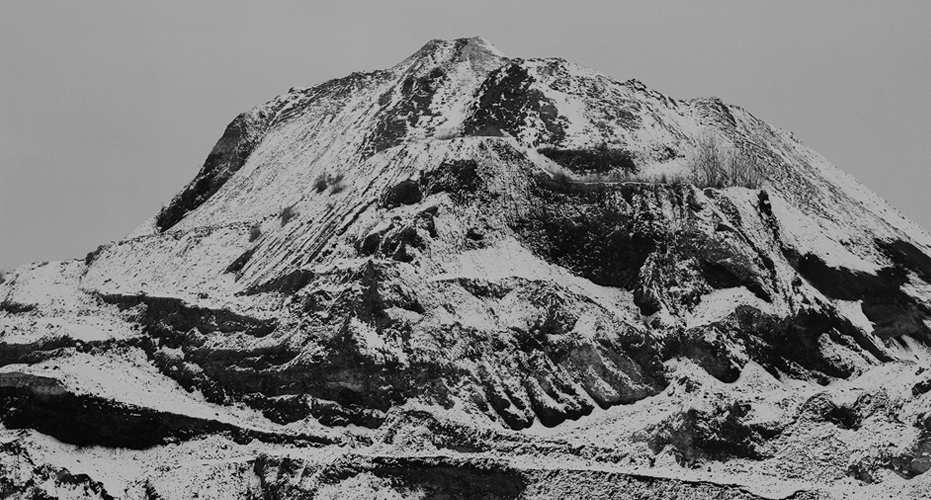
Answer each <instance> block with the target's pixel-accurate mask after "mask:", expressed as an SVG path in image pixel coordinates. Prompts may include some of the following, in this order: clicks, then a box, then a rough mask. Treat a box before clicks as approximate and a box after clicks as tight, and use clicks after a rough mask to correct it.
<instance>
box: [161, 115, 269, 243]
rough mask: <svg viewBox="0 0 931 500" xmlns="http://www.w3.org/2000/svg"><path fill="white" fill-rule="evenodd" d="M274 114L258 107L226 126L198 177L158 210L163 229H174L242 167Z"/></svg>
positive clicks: (263, 134) (263, 135) (262, 136)
mask: <svg viewBox="0 0 931 500" xmlns="http://www.w3.org/2000/svg"><path fill="white" fill-rule="evenodd" d="M272 115H273V114H270V113H268V112H267V111H266V110H264V109H256V110H253V111H250V112H247V113H242V114H241V115H239V116H237V117H236V119H234V120H233V121H232V122H231V123H230V124H229V125H228V126H227V127H226V131H224V132H223V136H222V137H220V140H219V141H217V144H216V145H215V146H214V147H213V150H212V151H211V152H210V155H208V156H207V160H206V161H204V166H203V167H201V169H200V172H198V174H197V177H195V178H194V180H193V181H192V182H191V183H190V184H188V186H187V187H185V188H184V190H183V191H181V192H180V193H179V194H178V195H177V196H175V198H174V199H173V200H171V203H169V204H168V206H166V207H165V208H163V209H162V211H160V212H159V213H158V216H157V217H156V219H155V224H156V225H157V226H158V228H159V230H161V231H167V230H168V229H171V227H172V226H174V225H175V224H177V223H178V222H180V221H181V219H183V218H184V216H185V215H187V214H188V213H189V212H191V211H192V210H194V209H196V208H197V207H199V206H200V205H202V204H203V203H204V202H205V201H207V199H209V198H210V197H211V196H213V194H214V193H216V192H217V191H218V190H219V189H220V188H221V187H223V185H224V184H225V183H226V181H227V180H229V178H230V177H232V176H233V174H235V173H236V172H237V171H238V170H239V169H240V168H242V166H243V165H244V164H245V163H246V160H247V159H248V158H249V155H250V154H252V150H253V149H255V147H256V146H258V144H259V142H261V141H262V139H263V138H264V137H265V134H266V133H267V131H268V127H269V125H270V122H271V116H272Z"/></svg>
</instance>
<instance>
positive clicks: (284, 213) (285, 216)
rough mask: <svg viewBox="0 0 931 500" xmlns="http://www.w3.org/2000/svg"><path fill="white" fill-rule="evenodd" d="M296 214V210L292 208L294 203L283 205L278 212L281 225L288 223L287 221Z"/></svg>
mask: <svg viewBox="0 0 931 500" xmlns="http://www.w3.org/2000/svg"><path fill="white" fill-rule="evenodd" d="M296 215H297V211H295V210H294V205H288V206H286V207H283V208H282V209H281V211H280V212H278V217H280V218H281V227H284V226H285V225H287V224H288V221H290V220H291V219H293V218H294V216H296Z"/></svg>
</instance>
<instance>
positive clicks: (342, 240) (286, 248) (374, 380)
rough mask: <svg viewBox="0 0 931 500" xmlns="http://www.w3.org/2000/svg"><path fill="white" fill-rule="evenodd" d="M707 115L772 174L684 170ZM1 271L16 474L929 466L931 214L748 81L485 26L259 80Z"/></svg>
mask: <svg viewBox="0 0 931 500" xmlns="http://www.w3.org/2000/svg"><path fill="white" fill-rule="evenodd" d="M707 134H713V135H714V137H717V138H718V139H717V140H718V141H720V142H721V144H722V145H724V146H726V147H727V148H728V149H730V150H733V151H738V152H740V154H741V155H742V158H748V157H752V158H754V159H755V160H756V161H757V162H758V163H759V164H760V165H763V173H764V178H765V180H764V181H763V182H762V183H761V184H760V185H754V186H752V187H704V186H696V185H695V184H694V183H693V182H689V179H692V178H693V177H692V173H693V172H691V170H690V169H691V168H692V165H693V163H692V162H690V160H689V159H690V157H691V155H692V154H693V152H694V151H695V150H696V147H697V145H698V143H699V142H700V140H701V137H703V136H707ZM0 299H2V305H0V309H2V311H0V361H2V363H0V401H2V406H0V408H2V415H0V419H2V430H0V436H2V438H0V492H2V493H3V494H4V495H6V496H12V497H14V498H15V497H19V498H33V497H42V495H47V496H52V497H69V498H70V497H79V498H85V497H90V498H96V497H100V498H191V497H194V496H197V497H209V498H240V497H241V498H252V497H256V496H265V497H271V498H292V497H302V496H306V497H314V498H331V497H332V498H336V497H339V498H345V497H359V498H370V497H372V496H379V495H380V496H382V497H385V498H395V497H399V498H407V497H412V498H415V497H416V498H421V497H430V498H432V497H442V495H451V497H452V498H557V497H559V498H593V497H594V498H597V497H598V495H601V496H603V497H604V498H709V497H715V498H832V497H835V498H850V497H858V496H867V495H869V496H877V495H881V494H886V493H889V494H892V495H893V496H894V497H907V496H913V497H915V498H923V497H926V496H927V495H928V494H929V491H931V486H929V479H928V477H926V475H925V474H924V473H925V472H926V471H927V470H928V469H929V468H931V455H929V453H931V417H929V415H928V414H927V411H926V408H927V407H928V404H929V402H931V401H929V398H931V396H929V395H928V392H929V391H931V372H926V368H927V367H928V364H929V360H931V357H929V355H928V345H929V342H931V329H929V328H931V236H929V235H928V234H927V233H925V232H924V231H923V230H922V229H920V228H919V227H918V226H916V225H915V224H914V223H912V222H911V221H909V220H907V219H905V218H904V217H902V216H901V215H900V214H899V213H898V212H896V211H895V210H894V209H893V208H891V207H889V206H888V205H887V204H886V203H885V202H884V201H882V200H881V199H879V198H878V197H877V196H876V195H875V194H873V193H872V192H870V191H869V190H868V189H866V188H865V187H863V186H862V185H860V184H859V183H858V182H857V181H856V180H854V179H853V178H852V177H850V176H848V175H846V174H844V173H843V172H842V171H840V170H839V169H837V168H836V167H834V166H833V165H831V164H830V163H828V162H827V161H826V160H825V159H824V158H822V157H821V156H819V155H818V154H817V153H815V152H814V151H812V150H810V149H809V148H807V147H806V146H804V145H803V144H802V143H801V142H800V141H799V140H798V139H796V138H795V137H794V136H793V135H792V134H791V133H788V132H785V131H783V130H780V129H778V128H776V127H774V126H772V125H769V124H767V123H765V122H763V121H762V120H759V119H758V118H756V117H754V116H753V115H751V114H750V113H748V112H746V111H745V110H743V109H741V108H739V107H736V106H732V105H728V104H725V103H723V102H721V101H720V100H718V99H696V100H689V101H681V100H675V99H671V98H669V97H666V96H663V95H661V94H659V93H657V92H655V91H652V90H650V89H648V88H646V87H645V86H644V85H643V84H641V83H639V82H637V81H635V80H630V81H627V82H623V83H621V82H617V81H615V80H613V79H611V78H610V77H607V76H605V75H602V74H600V73H597V72H595V71H592V70H588V69H585V68H581V67H579V66H576V65H574V64H572V63H569V62H567V61H564V60H561V59H529V60H528V59H514V58H508V57H505V56H504V55H502V54H501V53H500V52H498V51H497V50H496V49H494V47H492V46H491V45H490V44H489V43H488V42H486V41H484V40H482V39H478V38H476V39H460V40H453V41H439V40H436V41H432V42H430V43H428V44H427V45H426V46H424V47H423V48H422V49H421V50H420V51H418V52H417V53H415V54H414V55H412V56H411V57H409V58H408V59H406V60H404V61H403V62H401V63H400V64H398V65H397V66H395V67H393V68H391V69H388V70H383V71H375V72H370V73H354V74H352V75H350V76H348V77H346V78H342V79H337V80H331V81H329V82H326V83H323V84H321V85H318V86H316V87H312V88H303V89H292V90H291V91H290V92H289V93H287V94H285V95H282V96H279V97H277V98H275V99H273V100H272V101H270V102H268V103H266V104H264V105H262V106H259V107H257V108H255V109H253V110H250V111H248V112H246V113H243V114H242V115H240V116H238V117H237V118H236V119H235V120H234V121H233V122H232V123H231V124H230V125H229V126H228V127H227V129H226V131H225V132H224V134H223V136H222V137H221V138H220V140H219V141H218V143H217V144H216V146H215V147H214V149H213V150H212V151H211V153H210V155H209V156H208V157H207V160H206V161H205V163H204V166H203V167H202V169H201V171H200V172H199V173H198V174H197V176H196V177H195V178H194V180H193V181H192V182H191V183H190V184H189V185H188V186H186V187H185V188H184V189H183V190H182V191H181V192H180V193H179V194H178V195H177V196H176V197H175V198H174V199H173V200H172V201H171V203H169V204H168V205H167V206H166V207H165V209H163V210H162V211H161V212H160V213H158V214H157V215H155V216H154V217H153V218H152V219H151V220H149V221H147V222H146V223H144V224H143V225H142V226H140V227H139V228H138V229H137V230H135V231H134V232H133V233H132V234H130V235H128V236H127V237H126V238H125V239H123V240H121V241H118V242H114V243H111V244H107V245H102V246H101V247H99V248H98V249H97V250H95V251H94V252H91V253H90V254H88V255H87V256H86V258H84V259H82V260H74V261H68V262H54V263H43V264H34V265H30V266H24V267H21V268H19V269H17V270H15V271H14V272H12V273H10V274H8V275H6V276H4V282H3V283H2V284H0ZM890 492H891V493H890ZM880 497H881V496H880ZM444 498H446V497H444Z"/></svg>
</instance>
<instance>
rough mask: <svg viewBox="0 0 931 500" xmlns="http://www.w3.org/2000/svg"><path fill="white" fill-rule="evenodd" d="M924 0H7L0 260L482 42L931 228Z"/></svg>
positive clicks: (90, 227)
mask: <svg viewBox="0 0 931 500" xmlns="http://www.w3.org/2000/svg"><path fill="white" fill-rule="evenodd" d="M929 29H931V2H929V1H927V0H902V1H892V2H888V1H887V2H878V1H869V2H861V1H849V0H845V1H817V2H812V1H779V2H762V1H759V2H757V1H747V0H740V1H736V0H735V1H727V2H725V1H702V2H694V1H642V2H619V1H616V0H609V1H599V2H585V1H561V2H552V1H532V2H531V1H512V0H507V1H500V0H499V1H494V2H491V1H488V2H485V1H471V0H470V1H468V2H465V1H456V2H446V1H435V0H434V1H417V2H414V1H395V2H389V1H371V2H355V1H347V0H344V1H332V2H330V1H317V2H308V1H295V2H264V1H263V2H255V3H251V4H240V3H238V2H227V1H224V2H206V1H198V2H189V1H183V2H181V1H178V2H116V1H113V2H98V1H84V2H44V1H28V2H26V1H22V2H14V1H6V2H3V4H2V9H0V267H11V266H16V265H20V264H23V263H27V262H31V261H38V260H60V259H66V258H73V257H83V255H84V254H85V253H87V252H89V251H91V250H93V249H94V248H96V246H97V245H99V244H101V243H106V242H109V241H111V240H115V239H119V238H121V237H122V236H124V235H125V234H126V233H128V232H129V231H130V230H132V229H133V228H134V227H136V226H137V225H139V224H140V223H141V222H143V221H144V220H145V219H146V218H148V217H149V216H151V215H152V214H154V213H155V212H156V211H158V209H159V208H160V207H161V205H162V204H163V203H167V202H168V201H169V200H170V199H171V197H172V196H173V195H174V194H175V193H176V192H178V191H179V190H180V189H181V188H182V187H183V186H184V185H185V184H186V183H187V182H188V181H190V180H191V179H192V178H193V177H194V175H195V174H196V173H197V171H198V169H199V168H200V165H201V164H202V163H203V161H204V159H205V158H206V156H207V154H208V153H209V152H210V149H211V148H212V146H213V144H214V143H215V142H216V140H217V139H218V138H219V137H220V135H221V134H222V133H223V129H224V128H225V127H226V125H227V123H229V122H230V121H231V120H232V119H233V118H234V117H235V116H236V115H237V114H238V113H240V112H242V111H245V110H247V109H249V108H251V107H253V106H255V105H257V104H260V103H263V102H265V101H267V100H269V99H271V98H273V97H274V96H276V95H278V94H281V93H284V92H287V91H288V89H289V88H290V87H292V86H311V85H315V84H317V83H321V82H323V81H325V80H327V79H330V78H335V77H341V76H345V75H347V74H349V73H351V72H353V71H359V70H373V69H381V68H387V67H390V66H392V65H394V64H395V63H397V62H399V61H401V60H402V59H404V58H405V57H407V56H408V55H410V54H411V53H413V52H415V51H416V50H417V49H418V48H420V47H421V46H422V45H423V44H424V43H426V42H427V41H428V40H430V39H433V38H457V37H468V36H475V35H481V36H484V37H485V38H487V39H488V40H490V41H491V42H492V43H494V44H495V45H496V46H497V47H498V48H499V49H500V50H501V51H503V52H504V53H505V54H507V55H509V56H512V57H563V58H565V59H568V60H570V61H574V62H576V63H579V64H582V65H583V66H588V67H591V68H595V69H598V70H600V71H602V72H604V73H607V74H609V75H611V76H613V77H615V78H617V79H618V80H622V81H623V80H626V79H629V78H637V79H639V80H641V81H643V82H644V83H645V84H646V85H647V86H649V87H652V88H654V89H656V90H658V91H660V92H662V93H664V94H666V95H669V96H671V97H675V98H679V99H685V98H692V97H706V96H717V97H720V98H722V99H724V100H725V101H726V102H728V103H732V104H737V105H740V106H742V107H744V108H745V109H747V110H748V111H750V112H751V113H753V114H754V115H756V116H757V117H759V118H762V119H764V120H766V121H768V122H770V123H773V124H775V125H778V126H780V127H782V128H784V129H787V130H791V131H793V132H795V133H796V135H797V136H798V137H799V138H800V139H801V140H802V141H803V142H805V143H806V144H808V145H809V146H811V147H812V148H814V149H815V150H816V151H818V152H820V153H821V154H823V155H824V156H826V157H827V158H828V159H829V160H831V161H832V162H834V163H835V164H837V165H838V166H840V167H841V168H842V169H844V170H846V171H847V172H850V173H851V174H853V175H854V176H855V177H857V178H858V179H859V180H860V181H862V182H863V183H865V184H866V185H867V186H869V187H870V188H872V189H873V190H874V191H876V192H878V193H879V194H880V195H881V196H882V197H884V198H885V199H887V200H888V201H890V202H891V203H892V204H893V205H894V206H896V207H897V208H899V209H900V210H902V211H903V212H904V213H905V214H906V215H907V216H909V217H911V218H913V219H914V220H916V221H917V222H918V223H920V224H921V225H923V226H924V227H925V228H931V208H929V203H928V200H929V195H928V191H929V189H931V169H929V168H928V167H929V166H931V165H929V158H931V33H929Z"/></svg>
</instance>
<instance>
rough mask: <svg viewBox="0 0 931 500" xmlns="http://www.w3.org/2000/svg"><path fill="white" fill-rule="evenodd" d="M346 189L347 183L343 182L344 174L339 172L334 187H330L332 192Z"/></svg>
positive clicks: (334, 180) (334, 179)
mask: <svg viewBox="0 0 931 500" xmlns="http://www.w3.org/2000/svg"><path fill="white" fill-rule="evenodd" d="M345 189H346V185H345V184H343V174H337V175H336V177H334V178H333V187H332V188H331V189H330V193H331V194H336V193H341V192H343V191H344V190H345Z"/></svg>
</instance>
